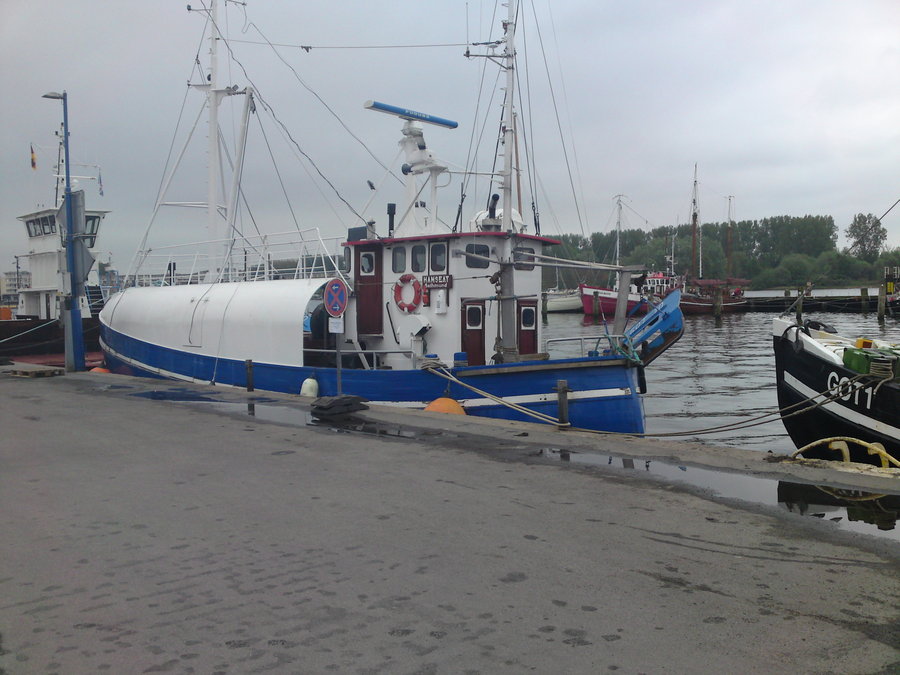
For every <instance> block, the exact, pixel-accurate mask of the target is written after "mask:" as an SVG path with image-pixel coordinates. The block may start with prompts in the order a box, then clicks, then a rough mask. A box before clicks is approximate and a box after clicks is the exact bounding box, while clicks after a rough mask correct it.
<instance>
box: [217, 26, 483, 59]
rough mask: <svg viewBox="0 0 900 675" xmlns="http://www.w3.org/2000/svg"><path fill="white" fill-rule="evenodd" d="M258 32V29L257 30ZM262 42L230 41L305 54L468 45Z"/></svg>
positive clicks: (460, 44)
mask: <svg viewBox="0 0 900 675" xmlns="http://www.w3.org/2000/svg"><path fill="white" fill-rule="evenodd" d="M249 26H253V27H254V28H256V26H255V25H254V24H253V23H252V22H250V23H249V24H247V27H249ZM257 30H258V29H257ZM263 40H264V42H256V41H255V40H232V42H239V43H241V44H248V45H268V46H270V47H288V48H291V49H300V50H302V51H304V52H306V53H307V54H308V53H309V52H311V51H312V50H313V49H342V50H343V49H433V48H442V47H467V46H468V43H463V42H443V43H435V44H421V45H399V44H398V45H301V44H295V43H289V42H269V41H268V40H266V39H265V37H263Z"/></svg>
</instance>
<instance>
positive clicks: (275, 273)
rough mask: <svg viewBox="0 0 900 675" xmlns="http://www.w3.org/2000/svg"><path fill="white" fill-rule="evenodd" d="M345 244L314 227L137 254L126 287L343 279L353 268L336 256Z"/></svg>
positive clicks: (159, 248) (175, 246) (150, 249)
mask: <svg viewBox="0 0 900 675" xmlns="http://www.w3.org/2000/svg"><path fill="white" fill-rule="evenodd" d="M340 242H341V239H340V238H338V237H332V238H327V239H326V238H323V237H322V236H321V234H320V232H319V230H318V228H311V229H308V230H300V231H297V230H293V231H290V232H276V233H273V234H265V235H259V236H255V237H244V238H241V239H235V240H231V239H227V240H226V239H221V240H213V241H202V242H191V243H188V244H177V245H172V246H161V247H156V248H147V249H145V250H142V251H138V253H137V254H136V255H135V259H134V262H133V264H132V269H131V270H129V273H128V275H127V277H126V279H125V282H124V286H126V287H127V286H173V285H183V284H199V283H213V282H233V281H267V280H273V279H316V278H323V279H324V278H328V277H333V276H339V277H342V278H343V276H344V272H346V271H347V270H348V269H349V265H348V264H347V262H348V261H347V258H346V257H345V256H339V255H337V254H336V251H338V250H339V249H340ZM210 261H215V262H214V263H213V264H211V263H210ZM345 281H346V279H345Z"/></svg>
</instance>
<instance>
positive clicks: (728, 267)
mask: <svg viewBox="0 0 900 675" xmlns="http://www.w3.org/2000/svg"><path fill="white" fill-rule="evenodd" d="M732 199H734V195H728V223H727V224H726V225H725V278H726V279H730V278H731V221H732V212H731V200H732Z"/></svg>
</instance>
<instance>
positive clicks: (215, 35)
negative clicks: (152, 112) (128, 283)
mask: <svg viewBox="0 0 900 675" xmlns="http://www.w3.org/2000/svg"><path fill="white" fill-rule="evenodd" d="M209 21H210V31H209V74H208V80H207V81H208V83H209V84H207V85H204V86H206V103H207V106H208V124H209V126H208V128H207V133H208V138H207V153H208V155H207V162H208V166H207V185H206V229H207V235H208V236H209V239H210V245H209V277H210V281H211V280H213V279H214V278H215V277H216V276H217V271H218V270H219V269H221V268H222V266H223V265H224V264H225V256H226V255H227V252H228V246H227V244H226V243H225V242H224V241H223V240H224V239H225V232H224V221H223V219H222V216H221V214H220V213H219V198H220V194H221V193H220V184H221V180H222V174H221V171H222V166H221V154H220V150H219V104H220V103H221V101H222V98H223V97H224V96H225V91H223V90H221V89H219V80H218V71H219V59H218V48H219V37H220V36H219V5H218V2H217V0H212V2H211V3H210V9H209Z"/></svg>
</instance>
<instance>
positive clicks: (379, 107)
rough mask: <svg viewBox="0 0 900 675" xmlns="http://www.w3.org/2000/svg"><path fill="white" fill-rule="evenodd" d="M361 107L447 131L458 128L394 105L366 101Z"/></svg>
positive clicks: (442, 119)
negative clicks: (433, 125)
mask: <svg viewBox="0 0 900 675" xmlns="http://www.w3.org/2000/svg"><path fill="white" fill-rule="evenodd" d="M363 107H364V108H366V109H367V110H376V111H378V112H383V113H387V114H388V115H395V116H397V117H399V118H400V119H404V120H416V121H418V122H428V124H436V125H437V126H439V127H446V128H448V129H455V128H456V127H458V126H459V124H458V123H456V122H454V121H453V120H445V119H444V118H443V117H436V116H434V115H429V114H427V113H421V112H416V111H415V110H410V109H409V108H401V107H399V106H396V105H388V104H387V103H381V102H380V101H366V102H365V104H363Z"/></svg>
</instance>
